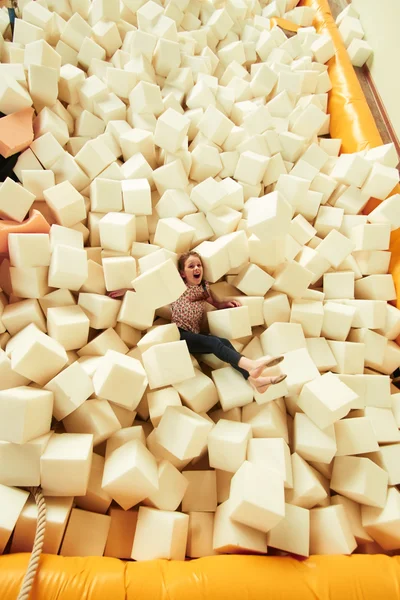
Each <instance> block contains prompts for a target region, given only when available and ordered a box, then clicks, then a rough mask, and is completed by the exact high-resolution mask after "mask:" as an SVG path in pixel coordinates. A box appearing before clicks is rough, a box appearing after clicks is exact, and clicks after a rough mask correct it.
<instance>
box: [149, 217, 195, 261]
mask: <svg viewBox="0 0 400 600" xmlns="http://www.w3.org/2000/svg"><path fill="white" fill-rule="evenodd" d="M193 234H194V229H193V227H191V226H190V225H187V224H186V223H184V222H183V221H181V220H180V219H177V218H175V217H171V218H168V219H160V220H159V221H158V223H157V228H156V232H155V235H154V243H155V244H156V245H158V246H161V247H163V248H166V249H167V250H170V251H171V252H176V253H177V254H180V253H183V252H187V251H188V250H189V249H190V248H191V244H192V239H193Z"/></svg>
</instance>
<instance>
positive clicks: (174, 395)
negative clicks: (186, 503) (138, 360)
mask: <svg viewBox="0 0 400 600" xmlns="http://www.w3.org/2000/svg"><path fill="white" fill-rule="evenodd" d="M147 401H148V403H149V412H150V420H151V422H152V424H153V427H157V426H158V425H159V423H160V421H161V418H162V416H163V414H164V412H165V409H166V408H167V407H168V406H182V402H181V400H180V397H179V394H178V392H177V391H176V390H174V389H173V388H172V387H167V388H163V389H161V390H156V391H154V392H148V394H147ZM157 508H161V507H157Z"/></svg>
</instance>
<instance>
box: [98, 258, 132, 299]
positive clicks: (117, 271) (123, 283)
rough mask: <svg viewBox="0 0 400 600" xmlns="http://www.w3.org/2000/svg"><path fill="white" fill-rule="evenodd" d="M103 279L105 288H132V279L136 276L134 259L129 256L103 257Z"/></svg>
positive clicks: (109, 289) (110, 289)
mask: <svg viewBox="0 0 400 600" xmlns="http://www.w3.org/2000/svg"><path fill="white" fill-rule="evenodd" d="M102 263H103V269H104V281H105V286H106V290H107V291H109V292H111V291H113V290H119V289H129V288H132V280H133V279H135V277H136V261H135V259H134V258H132V257H131V256H117V257H110V258H104V259H103V261H102Z"/></svg>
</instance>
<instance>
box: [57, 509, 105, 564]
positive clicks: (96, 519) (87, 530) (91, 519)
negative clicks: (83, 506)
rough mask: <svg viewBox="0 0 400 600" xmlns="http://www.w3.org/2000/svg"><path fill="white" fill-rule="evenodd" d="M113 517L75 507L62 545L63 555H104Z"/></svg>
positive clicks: (61, 551) (61, 552)
mask: <svg viewBox="0 0 400 600" xmlns="http://www.w3.org/2000/svg"><path fill="white" fill-rule="evenodd" d="M110 524H111V518H110V517H109V516H108V515H99V514H97V513H95V512H88V511H84V510H80V509H78V508H73V509H72V512H71V516H70V519H69V522H68V525H67V528H66V530H65V535H64V539H63V542H62V545H61V549H60V554H61V556H76V555H79V556H103V553H104V548H105V545H106V542H107V536H108V532H109V529H110Z"/></svg>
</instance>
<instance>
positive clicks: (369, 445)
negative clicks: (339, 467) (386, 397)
mask: <svg viewBox="0 0 400 600" xmlns="http://www.w3.org/2000/svg"><path fill="white" fill-rule="evenodd" d="M335 434H336V442H337V453H336V456H352V455H354V454H366V453H367V452H376V451H377V450H378V441H377V436H376V434H375V431H374V428H373V426H372V422H371V419H370V418H368V417H367V416H366V417H359V418H354V419H342V420H341V421H337V422H336V423H335Z"/></svg>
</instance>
